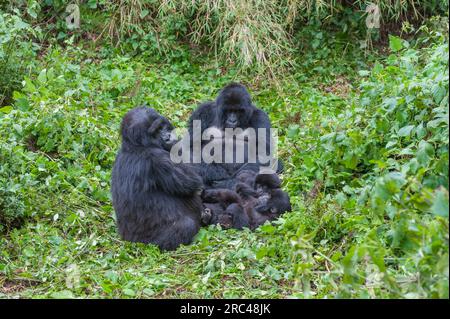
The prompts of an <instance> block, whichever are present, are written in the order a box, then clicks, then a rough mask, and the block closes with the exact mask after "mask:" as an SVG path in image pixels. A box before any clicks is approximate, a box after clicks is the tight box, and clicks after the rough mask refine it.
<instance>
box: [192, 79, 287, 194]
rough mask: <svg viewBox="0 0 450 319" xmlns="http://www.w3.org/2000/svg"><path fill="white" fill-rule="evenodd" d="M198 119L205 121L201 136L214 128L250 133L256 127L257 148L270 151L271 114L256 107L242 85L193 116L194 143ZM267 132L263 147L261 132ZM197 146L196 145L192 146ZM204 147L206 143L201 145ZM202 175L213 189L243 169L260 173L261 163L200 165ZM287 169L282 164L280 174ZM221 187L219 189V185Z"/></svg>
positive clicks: (233, 86) (222, 93)
mask: <svg viewBox="0 0 450 319" xmlns="http://www.w3.org/2000/svg"><path fill="white" fill-rule="evenodd" d="M194 120H200V121H201V133H202V134H203V132H204V131H205V130H206V129H208V128H211V127H216V128H218V129H219V130H221V131H224V130H225V129H226V128H232V129H236V128H240V129H242V130H244V131H245V130H246V129H248V128H253V129H254V130H255V132H256V136H257V138H256V149H258V148H260V147H264V148H265V151H266V154H269V151H270V143H271V136H270V128H271V124H270V120H269V117H268V116H267V114H266V113H265V112H264V111H263V110H261V109H259V108H257V107H255V106H254V105H253V103H252V100H251V97H250V94H249V93H248V91H247V89H246V88H245V86H243V85H241V84H238V83H231V84H229V85H227V86H225V87H224V88H223V89H222V90H221V91H220V93H219V95H218V96H217V98H216V100H215V101H209V102H205V103H202V104H201V105H200V106H199V107H198V108H197V109H196V110H195V111H194V112H193V113H192V115H191V117H190V119H189V134H190V137H191V141H193V138H194V137H193V134H194V129H193V124H194ZM259 128H263V129H265V130H266V140H265V144H264V145H259V144H260V141H259V139H258V134H257V132H258V129H259ZM202 143H203V141H202ZM191 145H193V143H191ZM201 146H202V148H203V146H204V145H203V144H202V145H201ZM196 166H197V168H198V172H199V174H200V175H201V177H202V178H203V181H204V183H205V186H206V187H211V186H212V184H213V183H214V182H217V181H223V180H232V179H233V175H234V174H236V172H238V171H239V170H241V169H243V167H244V166H245V169H247V170H253V171H255V172H258V171H259V167H260V166H261V164H260V163H259V161H257V162H256V163H249V162H248V161H247V159H246V160H245V161H244V163H237V162H235V163H232V164H227V163H209V164H208V163H204V162H202V163H200V164H199V165H196ZM282 169H283V165H282V163H281V161H278V167H277V169H276V171H277V172H278V173H279V172H281V171H282ZM216 187H217V186H216Z"/></svg>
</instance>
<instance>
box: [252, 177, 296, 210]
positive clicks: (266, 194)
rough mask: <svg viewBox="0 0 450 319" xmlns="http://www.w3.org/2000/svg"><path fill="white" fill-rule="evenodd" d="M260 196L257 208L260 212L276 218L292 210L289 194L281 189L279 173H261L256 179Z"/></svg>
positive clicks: (256, 187) (256, 186) (256, 188)
mask: <svg viewBox="0 0 450 319" xmlns="http://www.w3.org/2000/svg"><path fill="white" fill-rule="evenodd" d="M255 190H256V193H257V196H258V199H257V202H256V204H255V210H256V211H257V212H258V213H260V214H265V215H267V216H270V218H276V217H277V216H279V215H280V214H282V213H284V212H289V211H291V203H290V200H289V195H288V194H287V193H286V192H284V191H282V190H281V181H280V178H279V177H278V175H277V174H259V175H257V176H256V179H255Z"/></svg>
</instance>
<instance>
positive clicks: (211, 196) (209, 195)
mask: <svg viewBox="0 0 450 319" xmlns="http://www.w3.org/2000/svg"><path fill="white" fill-rule="evenodd" d="M202 199H203V206H204V210H203V214H202V223H203V225H212V224H220V225H221V226H222V227H223V228H225V229H227V228H231V227H233V228H236V229H242V228H243V227H249V226H250V221H249V218H248V216H247V214H245V212H244V210H243V208H242V206H241V198H240V197H239V195H238V194H237V193H236V192H234V191H231V190H229V189H206V190H204V191H203V194H202Z"/></svg>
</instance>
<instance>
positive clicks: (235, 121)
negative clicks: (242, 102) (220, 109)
mask: <svg viewBox="0 0 450 319" xmlns="http://www.w3.org/2000/svg"><path fill="white" fill-rule="evenodd" d="M237 123H238V121H237V120H236V119H233V120H228V121H227V124H228V125H230V126H236V125H237Z"/></svg>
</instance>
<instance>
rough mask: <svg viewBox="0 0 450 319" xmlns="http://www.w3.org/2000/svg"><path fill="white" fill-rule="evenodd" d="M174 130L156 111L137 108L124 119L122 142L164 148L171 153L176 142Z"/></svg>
mask: <svg viewBox="0 0 450 319" xmlns="http://www.w3.org/2000/svg"><path fill="white" fill-rule="evenodd" d="M173 129H174V127H173V126H172V124H171V123H170V122H169V121H168V120H167V119H166V118H165V117H162V116H161V115H159V114H158V113H157V112H156V111H155V110H154V109H151V108H147V107H137V108H134V109H132V110H131V111H129V112H128V113H127V114H126V115H125V117H124V118H123V121H122V125H121V134H122V141H123V144H124V145H130V146H134V147H136V146H144V147H151V146H153V147H162V148H163V149H165V150H166V151H170V149H171V147H172V146H173V145H174V144H175V142H176V139H175V137H174V134H172V131H173Z"/></svg>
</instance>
